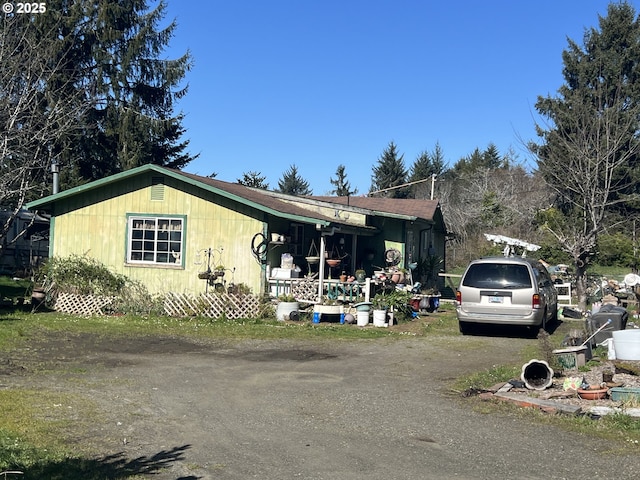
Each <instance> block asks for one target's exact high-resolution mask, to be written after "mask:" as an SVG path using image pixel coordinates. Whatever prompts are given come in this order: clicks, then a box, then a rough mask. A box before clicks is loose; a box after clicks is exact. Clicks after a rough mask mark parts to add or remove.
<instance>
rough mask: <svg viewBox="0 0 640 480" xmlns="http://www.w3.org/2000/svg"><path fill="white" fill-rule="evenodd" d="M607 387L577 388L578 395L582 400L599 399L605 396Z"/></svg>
mask: <svg viewBox="0 0 640 480" xmlns="http://www.w3.org/2000/svg"><path fill="white" fill-rule="evenodd" d="M608 391H609V389H608V388H598V387H594V388H579V389H578V395H579V396H580V398H582V399H584V400H600V399H602V398H606V396H607V392H608Z"/></svg>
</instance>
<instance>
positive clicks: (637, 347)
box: [612, 329, 640, 360]
mask: <svg viewBox="0 0 640 480" xmlns="http://www.w3.org/2000/svg"><path fill="white" fill-rule="evenodd" d="M612 336H613V348H614V350H615V352H616V358H617V359H618V360H640V329H637V330H636V329H627V330H614V331H613V332H612Z"/></svg>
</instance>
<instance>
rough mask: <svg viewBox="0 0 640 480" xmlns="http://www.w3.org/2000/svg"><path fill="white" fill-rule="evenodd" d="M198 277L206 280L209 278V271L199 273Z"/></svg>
mask: <svg viewBox="0 0 640 480" xmlns="http://www.w3.org/2000/svg"><path fill="white" fill-rule="evenodd" d="M198 278H199V279H200V280H206V279H208V278H209V272H200V273H199V274H198Z"/></svg>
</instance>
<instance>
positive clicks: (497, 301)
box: [489, 297, 503, 303]
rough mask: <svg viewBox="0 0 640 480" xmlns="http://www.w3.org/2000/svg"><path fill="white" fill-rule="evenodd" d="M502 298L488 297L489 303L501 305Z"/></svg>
mask: <svg viewBox="0 0 640 480" xmlns="http://www.w3.org/2000/svg"><path fill="white" fill-rule="evenodd" d="M502 300H503V299H502V297H489V303H502Z"/></svg>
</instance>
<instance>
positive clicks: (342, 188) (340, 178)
mask: <svg viewBox="0 0 640 480" xmlns="http://www.w3.org/2000/svg"><path fill="white" fill-rule="evenodd" d="M345 169H346V167H345V166H344V165H338V169H337V170H336V178H335V179H334V178H330V179H329V182H331V185H333V186H334V187H335V188H334V189H333V190H331V194H332V195H336V196H338V197H349V196H351V195H353V194H355V193H358V189H357V188H356V189H355V190H351V184H350V183H349V182H348V181H347V173H346V172H345Z"/></svg>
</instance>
